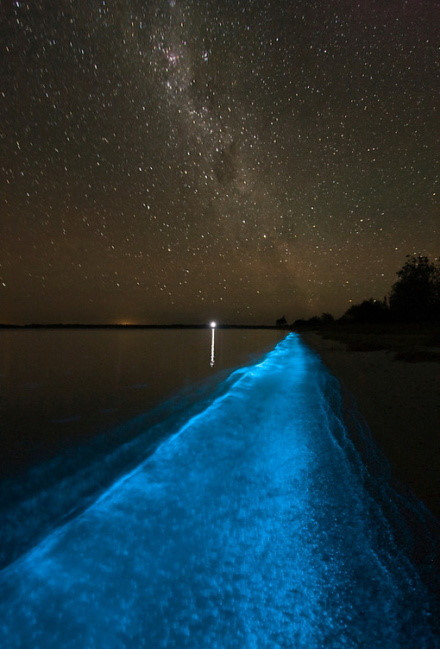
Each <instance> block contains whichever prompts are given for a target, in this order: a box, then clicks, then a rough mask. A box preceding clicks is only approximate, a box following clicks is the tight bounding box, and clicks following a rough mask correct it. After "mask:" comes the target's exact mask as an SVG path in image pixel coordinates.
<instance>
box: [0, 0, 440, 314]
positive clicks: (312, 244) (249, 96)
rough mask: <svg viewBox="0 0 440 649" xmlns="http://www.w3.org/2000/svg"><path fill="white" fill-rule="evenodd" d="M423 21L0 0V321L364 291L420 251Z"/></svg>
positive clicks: (427, 144)
mask: <svg viewBox="0 0 440 649" xmlns="http://www.w3.org/2000/svg"><path fill="white" fill-rule="evenodd" d="M439 26H440V11H439V4H438V2H437V1H436V0H435V1H434V0H359V1H356V0H327V1H324V0H322V1H318V0H295V1H292V0H277V1H275V0H216V1H214V0H56V1H54V0H28V1H25V0H15V1H11V0H2V1H1V3H0V42H1V54H0V56H1V64H0V131H1V132H0V142H1V147H0V156H1V157H0V322H17V323H23V322H83V323H84V322H96V323H112V322H115V323H117V322H121V323H122V322H131V323H142V322H145V323H158V322H162V323H174V322H183V323H191V322H204V321H209V320H211V319H212V318H214V319H217V320H219V321H221V322H230V323H253V324H257V323H265V324H271V323H273V322H274V320H275V319H276V318H279V317H281V316H282V315H283V314H284V315H285V316H286V317H287V319H288V320H289V321H293V320H295V319H296V318H300V317H309V316H311V315H314V314H320V313H322V312H324V311H329V312H331V313H333V314H334V315H335V316H339V315H341V314H342V313H343V312H344V311H345V310H346V309H347V308H348V307H349V306H350V304H352V303H355V302H359V301H362V300H363V299H367V298H369V297H376V298H382V297H383V296H384V295H385V294H387V293H388V292H389V289H390V287H391V284H392V283H393V282H394V281H395V278H396V276H395V273H396V271H397V270H398V269H399V268H400V267H401V266H402V265H403V263H404V261H405V255H407V254H412V253H416V254H425V255H428V256H429V257H430V258H432V259H434V257H436V256H437V255H438V252H439V243H440V238H439V232H438V229H437V230H436V227H437V228H438V222H439V221H438V202H437V196H438V189H436V180H437V176H438V165H437V162H438V161H437V155H438V152H439V146H438V122H437V119H438V118H437V115H436V108H437V106H438V96H439V94H438V91H439V86H440V84H439V77H438V63H439V59H438V49H437V48H438V44H439V40H440V39H439V37H440V30H439ZM436 165H437V166H436ZM436 193H437V196H436Z"/></svg>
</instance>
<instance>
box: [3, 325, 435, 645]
mask: <svg viewBox="0 0 440 649" xmlns="http://www.w3.org/2000/svg"><path fill="white" fill-rule="evenodd" d="M341 413H342V411H341V406H340V395H339V391H338V386H337V383H336V382H335V380H334V379H332V378H331V377H330V376H329V375H328V373H327V372H326V370H325V369H324V367H323V366H322V365H321V363H320V361H319V359H318V358H317V357H316V356H315V355H314V354H312V353H311V352H310V351H309V350H308V349H307V348H306V347H305V346H304V345H303V344H302V343H301V341H300V340H299V338H298V337H297V336H295V335H289V336H288V337H287V338H286V339H285V340H284V341H282V342H281V343H280V344H279V345H278V346H277V347H276V348H275V349H274V350H273V351H272V352H271V353H270V354H269V355H267V356H266V358H265V359H264V360H263V362H261V363H260V364H258V365H256V366H253V367H248V368H245V369H242V370H239V371H238V372H236V373H235V374H233V375H232V377H231V378H230V379H229V387H228V390H227V391H226V393H225V394H224V395H223V396H222V397H219V398H218V399H217V400H215V401H214V402H213V403H212V404H211V405H210V406H209V407H208V408H207V409H205V410H204V411H203V412H202V413H201V414H199V415H197V416H196V417H193V418H192V419H190V420H189V421H188V422H187V423H186V424H185V425H184V426H183V427H182V428H181V429H180V431H179V433H178V434H177V435H175V436H173V437H171V438H169V439H168V440H167V441H165V442H164V443H163V444H162V445H161V446H160V447H159V448H158V449H157V450H156V452H155V453H154V454H153V455H152V456H150V457H149V458H148V459H146V460H145V461H144V462H142V463H140V464H139V466H138V467H137V468H136V469H135V470H134V471H132V472H131V473H130V474H129V475H126V476H125V477H124V478H122V479H120V480H118V482H116V483H115V484H114V485H113V486H112V488H111V489H110V490H108V491H107V492H106V493H105V494H104V495H103V496H102V497H101V498H100V499H99V500H98V501H97V502H95V503H94V504H93V505H92V506H90V507H89V508H88V509H87V510H86V511H85V512H83V513H82V514H81V515H80V516H78V517H77V518H75V519H74V520H71V521H69V522H68V523H67V524H66V525H64V527H61V528H58V529H56V530H54V531H53V533H52V534H51V535H49V536H48V537H47V538H46V539H45V540H44V541H43V542H41V543H40V544H39V545H38V546H37V547H35V548H34V549H32V550H31V551H29V552H28V553H27V554H26V555H24V556H23V557H21V558H20V559H19V560H18V561H16V562H15V563H14V564H12V565H10V566H9V567H8V568H6V569H4V570H3V571H2V573H0V589H1V591H0V592H1V601H0V613H1V621H2V624H1V628H0V646H1V647H3V648H5V649H6V648H18V647H20V648H27V647H29V648H32V649H37V648H42V649H43V648H44V649H51V648H56V649H60V648H72V649H73V648H75V649H79V648H81V649H86V648H89V647H90V648H92V647H93V648H95V647H96V648H100V649H116V648H125V647H126V648H136V649H140V648H145V649H156V648H159V647H166V648H167V649H185V648H191V649H215V648H219V649H220V648H221V649H232V648H234V649H235V648H239V649H242V648H243V649H254V648H255V649H265V648H266V647H267V648H270V649H277V648H298V649H302V648H304V649H323V648H326V647H330V648H334V649H345V648H353V649H354V648H356V649H357V648H362V649H376V648H377V649H379V648H380V649H400V648H408V649H415V648H417V649H433V648H434V647H439V646H440V644H439V637H438V635H437V634H436V630H435V628H434V621H433V619H432V612H433V608H432V607H433V603H432V601H431V599H430V596H429V595H428V592H427V589H426V587H425V586H424V584H423V580H422V578H421V576H420V569H419V568H416V567H415V565H414V564H413V562H412V561H411V560H410V555H411V553H412V552H413V550H414V536H413V532H412V530H411V527H410V526H408V525H407V524H406V523H405V522H404V521H403V520H402V519H401V517H399V511H400V509H399V508H400V505H399V497H398V496H397V495H394V494H393V492H392V490H391V488H390V487H389V485H388V483H387V482H386V480H384V478H383V476H382V475H381V474H380V472H379V474H378V475H376V476H371V474H369V472H368V471H367V469H366V466H365V464H363V462H362V461H361V459H360V456H359V455H358V453H357V452H356V450H355V448H354V446H353V444H352V442H351V441H350V438H349V436H348V433H347V430H346V427H345V426H344V424H343V423H342V418H341V417H342V414H341ZM414 507H415V506H414ZM419 514H420V516H422V515H423V511H422V510H420V512H418V511H416V512H415V515H417V516H419ZM426 560H427V561H428V559H426ZM422 568H423V567H422ZM422 568H421V569H422Z"/></svg>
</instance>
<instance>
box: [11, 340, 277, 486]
mask: <svg viewBox="0 0 440 649" xmlns="http://www.w3.org/2000/svg"><path fill="white" fill-rule="evenodd" d="M282 336H283V334H282V333H280V332H277V331H270V330H269V331H264V330H258V331H252V330H222V329H219V330H217V341H216V342H217V349H216V352H217V353H216V358H215V368H214V367H213V351H214V350H213V339H212V334H211V330H210V329H206V330H64V331H60V330H23V331H1V332H0V375H1V388H2V390H1V404H0V405H1V417H2V436H1V439H0V475H1V476H3V477H5V476H10V475H13V474H15V473H16V472H17V471H18V470H20V469H23V468H26V467H29V466H31V465H32V464H34V463H36V462H40V461H42V460H45V459H47V458H49V457H51V456H53V455H55V454H57V453H59V452H60V451H62V450H63V449H64V448H65V447H66V446H75V445H76V444H78V443H82V442H84V441H86V440H88V439H90V438H91V437H93V436H94V435H96V434H97V433H99V432H103V431H106V430H108V429H109V428H111V427H112V426H113V425H115V424H117V423H120V422H124V421H126V420H127V419H128V418H130V417H133V416H136V415H139V414H140V413H144V412H146V411H148V410H149V409H151V408H152V407H154V406H155V405H157V404H158V403H159V402H161V401H162V400H163V399H166V398H169V397H170V396H171V395H173V394H175V393H176V392H178V391H179V390H180V389H182V388H189V387H190V386H192V385H194V384H197V383H198V382H200V381H202V380H206V379H207V378H210V377H212V376H213V372H216V373H217V372H220V373H221V372H222V371H225V370H227V369H230V368H234V367H237V366H239V365H241V364H243V363H247V362H248V361H249V357H255V356H258V355H261V354H262V353H264V352H266V351H267V350H268V349H270V348H271V347H272V346H273V345H274V344H275V343H276V342H277V341H278V340H280V338H282ZM210 354H211V355H210Z"/></svg>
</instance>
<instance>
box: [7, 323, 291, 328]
mask: <svg viewBox="0 0 440 649" xmlns="http://www.w3.org/2000/svg"><path fill="white" fill-rule="evenodd" d="M288 328H289V325H281V326H280V325H275V324H273V325H264V324H228V323H216V329H288ZM0 329H211V323H209V322H207V323H203V324H200V323H199V324H183V323H173V324H160V323H159V324H113V323H111V324H96V323H86V324H82V323H62V322H54V323H37V322H32V323H27V324H15V323H0Z"/></svg>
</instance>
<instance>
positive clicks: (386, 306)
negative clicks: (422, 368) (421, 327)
mask: <svg viewBox="0 0 440 649" xmlns="http://www.w3.org/2000/svg"><path fill="white" fill-rule="evenodd" d="M406 259H407V260H406V262H405V263H404V265H403V266H402V268H401V269H400V270H398V271H397V281H396V282H395V283H394V284H393V286H392V287H391V291H390V294H389V296H386V297H385V298H384V299H383V300H377V299H374V298H369V299H368V300H364V301H363V302H361V303H359V304H353V305H352V306H350V308H349V309H347V311H346V312H345V313H344V315H343V316H342V317H341V318H339V320H338V322H342V323H387V322H397V323H398V322H402V323H409V322H426V323H429V322H431V323H435V322H440V263H439V262H438V261H437V262H431V261H430V260H429V259H428V257H423V256H411V255H407V258H406ZM334 321H335V320H334V318H333V316H332V315H331V314H330V313H323V314H322V315H321V316H314V317H313V318H309V319H308V320H296V321H295V322H294V323H293V325H292V326H293V327H301V326H313V327H316V326H324V325H329V324H331V323H333V322H334ZM278 322H279V321H277V324H278Z"/></svg>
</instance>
